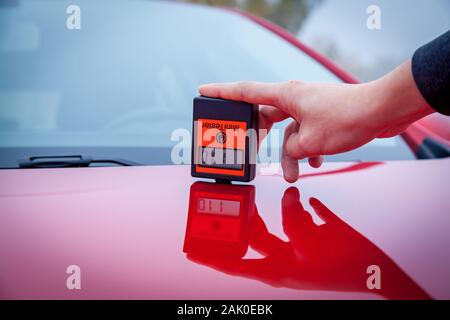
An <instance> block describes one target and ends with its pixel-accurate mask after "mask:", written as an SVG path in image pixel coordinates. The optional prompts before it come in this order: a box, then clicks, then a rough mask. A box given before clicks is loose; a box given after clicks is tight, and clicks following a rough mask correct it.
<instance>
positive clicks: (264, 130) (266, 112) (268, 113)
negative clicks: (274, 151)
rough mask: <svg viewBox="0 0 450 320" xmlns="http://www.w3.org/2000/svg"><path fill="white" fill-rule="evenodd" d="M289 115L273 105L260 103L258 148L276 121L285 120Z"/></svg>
mask: <svg viewBox="0 0 450 320" xmlns="http://www.w3.org/2000/svg"><path fill="white" fill-rule="evenodd" d="M288 117H289V115H288V114H286V113H284V112H283V111H281V110H280V109H277V108H275V107H273V106H268V105H260V106H259V132H258V150H259V147H260V145H261V144H262V142H263V141H264V139H265V138H266V136H267V135H268V134H269V132H270V129H272V126H273V124H274V123H276V122H280V121H283V120H284V119H286V118H288Z"/></svg>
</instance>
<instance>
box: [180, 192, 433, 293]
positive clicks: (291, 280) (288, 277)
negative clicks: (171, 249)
mask: <svg viewBox="0 0 450 320" xmlns="http://www.w3.org/2000/svg"><path fill="white" fill-rule="evenodd" d="M310 205H311V207H312V208H313V210H314V211H315V213H316V214H317V215H318V216H319V217H320V218H321V219H322V220H323V221H324V222H325V223H324V224H322V225H316V224H315V223H314V222H313V220H312V216H311V214H310V213H309V212H308V211H306V210H305V209H304V207H303V206H302V204H301V202H300V194H299V191H298V189H297V188H295V187H291V188H289V189H287V190H286V191H285V193H284V196H283V199H282V204H281V208H282V216H283V230H284V232H285V234H286V235H287V237H288V239H289V241H287V242H286V241H283V240H281V239H280V238H278V237H277V236H275V235H273V234H271V233H270V232H269V230H268V229H267V227H266V226H265V224H264V222H263V220H262V219H261V217H260V216H259V215H258V212H257V211H256V212H255V214H254V215H253V220H252V225H251V227H250V229H249V231H248V232H249V245H250V246H251V247H252V248H253V249H254V250H255V251H257V252H259V253H260V254H262V255H263V256H264V258H262V259H235V258H226V257H222V256H217V255H214V254H212V255H211V256H208V255H207V254H203V255H196V254H188V258H189V259H190V260H192V261H194V262H197V263H200V264H202V265H206V266H209V267H211V268H214V269H216V270H219V271H221V272H224V273H227V274H231V275H236V276H243V277H247V278H251V279H256V280H258V281H262V282H264V283H267V284H269V285H271V286H274V287H287V288H291V289H299V290H331V291H352V292H365V293H373V292H375V293H379V294H381V295H383V296H385V297H387V298H392V299H411V298H412V299H429V298H430V296H429V295H428V294H427V293H426V292H425V291H424V290H423V289H422V288H420V287H419V286H418V285H417V284H416V283H415V282H414V281H413V280H412V279H411V278H410V277H409V276H408V275H407V274H405V273H404V272H403V271H402V270H401V269H400V268H399V267H398V266H397V265H396V263H395V262H394V261H392V260H391V259H390V258H389V256H387V255H386V254H385V253H384V252H383V251H382V250H380V249H379V248H378V247H377V246H376V245H375V244H373V243H372V242H370V241H369V240H368V239H367V238H365V237H364V236H363V235H362V234H360V233H358V232H357V231H356V230H354V229H353V228H352V227H350V226H349V225H348V224H346V223H345V222H344V221H343V220H341V219H340V218H339V217H337V216H336V215H335V214H334V213H333V212H332V211H331V210H330V209H329V208H327V207H326V206H325V205H324V204H323V203H322V202H320V201H319V200H317V199H315V198H311V199H310ZM255 210H256V209H255ZM211 251H212V253H214V248H211ZM370 265H377V266H379V268H380V270H381V279H382V284H381V288H380V289H379V290H378V291H371V290H369V288H368V287H367V278H368V277H369V275H368V274H367V272H366V271H367V268H368V266H370Z"/></svg>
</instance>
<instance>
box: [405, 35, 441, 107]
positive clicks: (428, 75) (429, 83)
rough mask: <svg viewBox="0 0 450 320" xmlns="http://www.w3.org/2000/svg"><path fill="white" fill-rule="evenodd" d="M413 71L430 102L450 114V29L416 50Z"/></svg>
mask: <svg viewBox="0 0 450 320" xmlns="http://www.w3.org/2000/svg"><path fill="white" fill-rule="evenodd" d="M412 72H413V77H414V81H415V82H416V85H417V87H418V88H419V91H420V92H421V94H422V96H423V97H424V98H425V100H426V101H427V102H428V104H429V105H430V106H431V107H432V108H433V109H434V110H436V111H437V112H439V113H442V114H445V115H450V31H447V32H446V33H444V34H443V35H441V36H440V37H439V38H436V39H434V40H433V41H431V42H429V43H427V44H426V45H424V46H422V47H420V48H419V49H417V50H416V52H414V55H413V58H412Z"/></svg>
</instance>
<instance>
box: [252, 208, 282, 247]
mask: <svg viewBox="0 0 450 320" xmlns="http://www.w3.org/2000/svg"><path fill="white" fill-rule="evenodd" d="M250 246H251V247H252V248H253V249H254V250H255V251H257V252H259V253H260V254H262V255H264V256H271V255H278V254H280V253H282V252H284V251H285V250H286V248H287V243H286V242H284V241H283V240H281V239H280V238H278V237H276V236H275V235H273V234H271V233H270V232H269V230H267V227H266V225H265V224H264V221H263V220H262V219H261V217H260V216H259V214H258V211H257V210H255V215H254V216H253V224H252V230H251V232H250Z"/></svg>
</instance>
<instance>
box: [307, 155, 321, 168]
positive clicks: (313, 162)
mask: <svg viewBox="0 0 450 320" xmlns="http://www.w3.org/2000/svg"><path fill="white" fill-rule="evenodd" d="M308 162H309V165H310V166H311V167H313V168H319V167H320V166H321V165H322V163H323V156H317V157H311V158H309V159H308Z"/></svg>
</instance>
